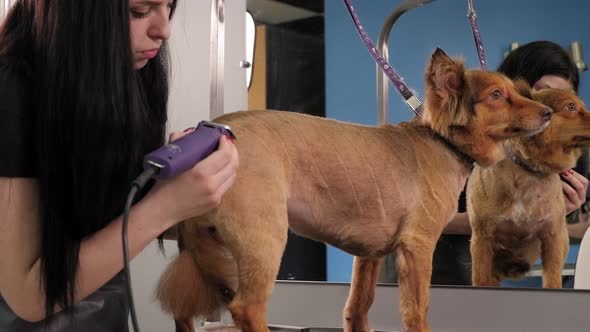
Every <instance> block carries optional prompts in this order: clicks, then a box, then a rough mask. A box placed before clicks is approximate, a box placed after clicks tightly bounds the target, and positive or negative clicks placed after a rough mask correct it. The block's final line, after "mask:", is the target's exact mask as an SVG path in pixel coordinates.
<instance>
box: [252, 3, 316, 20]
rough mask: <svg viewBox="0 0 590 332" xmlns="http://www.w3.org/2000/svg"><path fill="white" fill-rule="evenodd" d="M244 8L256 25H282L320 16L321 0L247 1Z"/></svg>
mask: <svg viewBox="0 0 590 332" xmlns="http://www.w3.org/2000/svg"><path fill="white" fill-rule="evenodd" d="M246 7H247V9H248V11H249V12H250V13H251V14H252V17H254V20H255V21H256V22H258V23H265V24H282V23H287V22H292V21H296V20H301V19H306V18H310V17H314V16H321V15H323V12H324V1H322V0H247V1H246Z"/></svg>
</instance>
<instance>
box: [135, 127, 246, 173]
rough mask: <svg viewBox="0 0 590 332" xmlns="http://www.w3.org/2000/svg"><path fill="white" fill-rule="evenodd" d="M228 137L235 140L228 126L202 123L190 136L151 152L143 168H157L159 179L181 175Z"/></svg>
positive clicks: (146, 157) (145, 159) (144, 161)
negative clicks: (220, 139)
mask: <svg viewBox="0 0 590 332" xmlns="http://www.w3.org/2000/svg"><path fill="white" fill-rule="evenodd" d="M221 135H226V136H228V137H229V138H231V139H235V136H234V134H233V132H232V131H231V128H230V127H229V126H226V125H222V124H218V123H214V122H209V121H201V122H199V125H198V126H197V129H195V130H194V131H193V132H191V133H190V134H187V135H185V136H183V137H181V138H179V139H177V140H175V141H174V142H170V143H169V144H167V145H164V146H163V147H161V148H159V149H157V150H155V151H153V152H150V153H149V154H147V155H146V156H145V157H144V160H143V167H144V169H145V168H148V167H156V168H158V170H159V171H158V173H157V174H156V175H155V177H156V178H158V179H167V178H170V177H173V176H175V175H177V174H180V173H182V172H184V171H186V170H188V169H189V168H191V167H193V166H194V165H195V164H196V163H198V162H199V161H201V160H202V159H205V158H206V157H207V156H208V155H210V154H211V153H212V152H213V151H215V150H217V147H218V146H219V137H221Z"/></svg>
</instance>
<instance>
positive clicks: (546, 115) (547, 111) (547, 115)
mask: <svg viewBox="0 0 590 332" xmlns="http://www.w3.org/2000/svg"><path fill="white" fill-rule="evenodd" d="M551 114H553V110H552V109H551V107H547V106H546V107H544V108H543V109H542V110H541V112H540V115H541V118H543V120H546V121H549V120H551Z"/></svg>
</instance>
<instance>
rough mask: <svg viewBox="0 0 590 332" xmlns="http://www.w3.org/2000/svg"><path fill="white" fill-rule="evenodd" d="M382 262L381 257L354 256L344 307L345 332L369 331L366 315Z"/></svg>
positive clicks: (373, 295) (371, 302)
mask: <svg viewBox="0 0 590 332" xmlns="http://www.w3.org/2000/svg"><path fill="white" fill-rule="evenodd" d="M382 264H383V257H381V258H365V257H354V263H353V267H352V269H353V271H352V283H351V285H350V293H349V295H348V300H347V301H346V306H345V307H344V322H343V326H344V331H345V332H368V331H370V329H369V321H368V317H367V315H368V313H369V308H371V305H372V304H373V300H374V298H375V285H376V283H377V279H378V278H379V271H380V270H381V266H382Z"/></svg>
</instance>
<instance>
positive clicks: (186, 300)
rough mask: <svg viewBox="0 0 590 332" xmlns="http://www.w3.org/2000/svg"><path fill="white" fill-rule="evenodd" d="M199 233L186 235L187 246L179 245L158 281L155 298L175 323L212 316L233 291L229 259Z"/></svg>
mask: <svg viewBox="0 0 590 332" xmlns="http://www.w3.org/2000/svg"><path fill="white" fill-rule="evenodd" d="M201 233H202V232H199V234H190V236H187V237H189V238H188V240H189V242H190V246H189V247H187V248H182V245H179V246H180V247H181V250H180V254H179V255H178V257H176V259H175V260H174V261H173V262H172V263H171V264H170V265H169V266H168V267H167V269H166V271H165V272H164V273H163V274H162V276H161V278H160V282H159V285H158V289H157V294H156V297H157V298H158V300H159V301H160V305H161V307H162V310H164V311H165V312H168V313H170V314H172V315H173V317H174V319H176V320H182V319H189V318H193V317H209V316H212V315H215V314H216V313H217V312H218V310H219V309H221V308H222V307H224V306H225V305H227V304H228V303H229V302H231V300H232V299H233V296H234V294H235V291H236V288H237V266H236V262H235V260H234V258H233V256H231V254H230V253H229V251H228V250H227V249H226V248H225V247H224V246H223V243H221V242H220V241H219V240H216V239H214V238H212V237H211V236H209V235H207V234H204V235H203V234H201ZM181 236H182V234H181ZM181 242H186V239H185V241H181V240H180V239H179V243H181Z"/></svg>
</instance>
